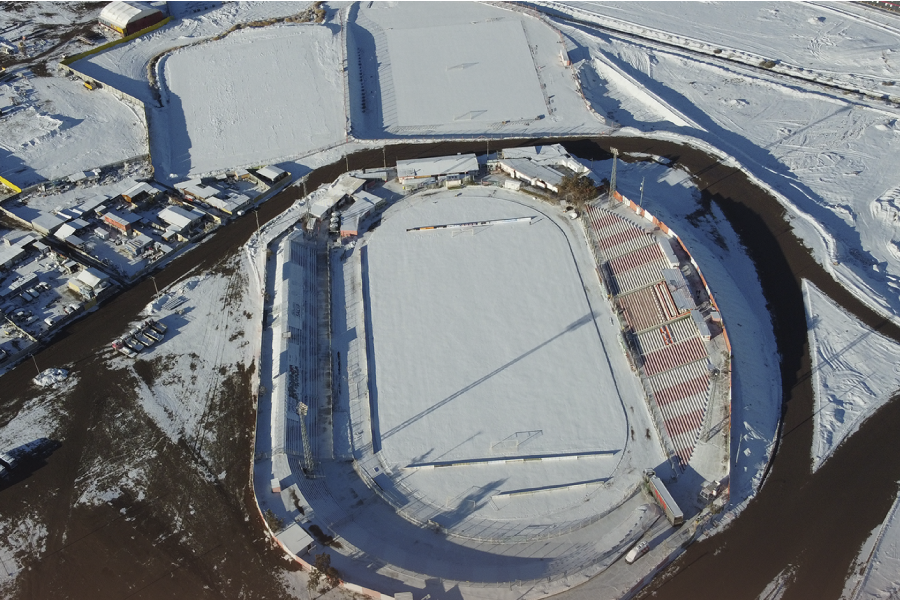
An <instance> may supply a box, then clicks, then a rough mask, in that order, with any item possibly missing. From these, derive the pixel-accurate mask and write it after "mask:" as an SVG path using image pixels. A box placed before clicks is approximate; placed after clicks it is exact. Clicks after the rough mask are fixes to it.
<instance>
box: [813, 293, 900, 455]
mask: <svg viewBox="0 0 900 600" xmlns="http://www.w3.org/2000/svg"><path fill="white" fill-rule="evenodd" d="M803 295H804V299H805V302H806V316H807V322H808V325H809V347H810V353H811V354H812V360H813V391H814V392H815V411H814V413H813V414H814V416H815V422H814V434H813V448H812V458H813V465H812V468H813V471H816V470H818V469H819V467H821V466H822V464H823V463H824V462H825V461H826V460H828V457H829V456H831V454H832V453H833V452H834V451H835V450H836V449H837V447H838V446H840V445H841V442H843V441H844V440H845V439H846V438H848V437H849V436H851V435H853V434H854V433H855V432H856V430H857V429H859V426H860V425H861V424H862V422H863V421H864V420H866V419H867V418H868V417H869V416H870V415H871V414H872V413H874V412H875V411H876V410H878V408H879V407H881V406H882V405H883V404H884V403H885V402H887V401H888V400H890V399H891V398H892V397H893V396H894V394H895V393H896V392H897V390H898V389H900V367H898V366H897V356H898V355H900V344H898V343H896V342H894V341H893V340H890V339H888V338H886V337H884V336H882V335H879V334H878V333H876V332H874V331H872V330H871V329H869V328H868V327H866V326H865V325H863V324H862V323H860V322H859V321H857V320H856V319H854V318H853V317H852V316H850V315H848V314H847V313H846V312H845V311H844V310H843V309H842V308H841V307H840V306H838V305H837V304H835V303H834V302H833V301H832V300H831V299H830V298H828V296H826V295H825V294H823V293H822V292H821V291H820V290H819V289H818V288H816V286H814V285H813V284H811V283H810V282H809V281H806V280H804V281H803Z"/></svg>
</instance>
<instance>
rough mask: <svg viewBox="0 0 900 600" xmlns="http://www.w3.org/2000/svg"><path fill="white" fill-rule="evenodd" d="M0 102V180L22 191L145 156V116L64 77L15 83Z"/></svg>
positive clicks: (0, 92) (1, 87) (2, 88)
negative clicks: (2, 104)
mask: <svg viewBox="0 0 900 600" xmlns="http://www.w3.org/2000/svg"><path fill="white" fill-rule="evenodd" d="M0 96H5V97H7V98H9V99H11V100H12V101H14V102H16V103H17V105H16V106H14V107H12V108H9V109H4V110H3V116H2V117H0V131H2V132H3V133H2V134H0V176H2V177H4V178H5V179H8V180H9V181H11V182H13V183H14V184H16V185H18V186H19V187H21V188H24V187H26V186H29V185H32V184H35V183H39V182H40V181H43V180H45V179H49V180H53V179H58V178H61V177H65V176H67V175H71V174H73V173H76V172H79V171H85V170H88V169H92V168H94V167H101V166H104V165H108V164H111V163H115V162H118V161H121V160H124V159H126V158H131V157H133V156H139V155H143V154H147V125H146V123H145V122H144V115H143V114H140V113H139V112H138V111H136V110H135V109H134V108H132V107H131V106H129V105H127V104H125V103H123V102H121V101H119V100H118V99H117V98H115V97H114V96H113V95H112V94H110V93H109V92H105V91H103V90H94V91H89V90H87V89H86V88H85V87H84V86H83V85H82V84H81V82H80V81H73V80H70V79H66V78H62V77H34V76H30V77H27V78H25V79H14V80H13V81H11V82H8V83H5V84H0Z"/></svg>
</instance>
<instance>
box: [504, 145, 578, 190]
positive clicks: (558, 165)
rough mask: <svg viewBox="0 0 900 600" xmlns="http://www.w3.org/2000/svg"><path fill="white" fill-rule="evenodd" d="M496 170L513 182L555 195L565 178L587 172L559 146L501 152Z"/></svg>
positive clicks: (533, 147) (532, 147)
mask: <svg viewBox="0 0 900 600" xmlns="http://www.w3.org/2000/svg"><path fill="white" fill-rule="evenodd" d="M497 168H498V169H499V170H500V171H502V172H503V173H506V174H507V175H509V176H510V177H512V178H513V179H517V180H519V181H523V182H525V183H526V184H528V185H530V186H532V187H534V188H543V189H546V190H550V191H551V192H553V193H554V194H558V193H559V186H560V184H562V181H563V178H564V177H566V176H567V175H569V176H572V175H576V176H577V175H585V174H587V173H588V171H589V170H588V169H587V168H586V167H585V166H584V165H582V164H581V163H580V162H578V160H576V159H575V158H573V157H572V155H570V154H569V153H568V152H566V149H565V148H563V147H562V146H561V145H560V144H552V145H549V146H528V147H523V148H507V149H506V150H503V151H502V153H501V157H500V159H499V160H498V161H497Z"/></svg>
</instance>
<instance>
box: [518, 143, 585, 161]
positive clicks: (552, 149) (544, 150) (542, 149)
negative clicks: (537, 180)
mask: <svg viewBox="0 0 900 600" xmlns="http://www.w3.org/2000/svg"><path fill="white" fill-rule="evenodd" d="M503 158H527V159H529V160H532V161H534V162H536V163H541V164H546V163H550V164H556V163H558V162H560V160H562V159H564V158H569V153H568V152H566V149H565V148H563V147H562V145H561V144H550V145H547V146H524V147H522V148H506V149H505V150H503Z"/></svg>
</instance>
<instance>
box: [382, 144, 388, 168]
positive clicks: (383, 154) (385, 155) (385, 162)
mask: <svg viewBox="0 0 900 600" xmlns="http://www.w3.org/2000/svg"><path fill="white" fill-rule="evenodd" d="M381 158H382V160H383V161H384V170H385V171H387V154H385V152H384V146H382V147H381Z"/></svg>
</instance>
